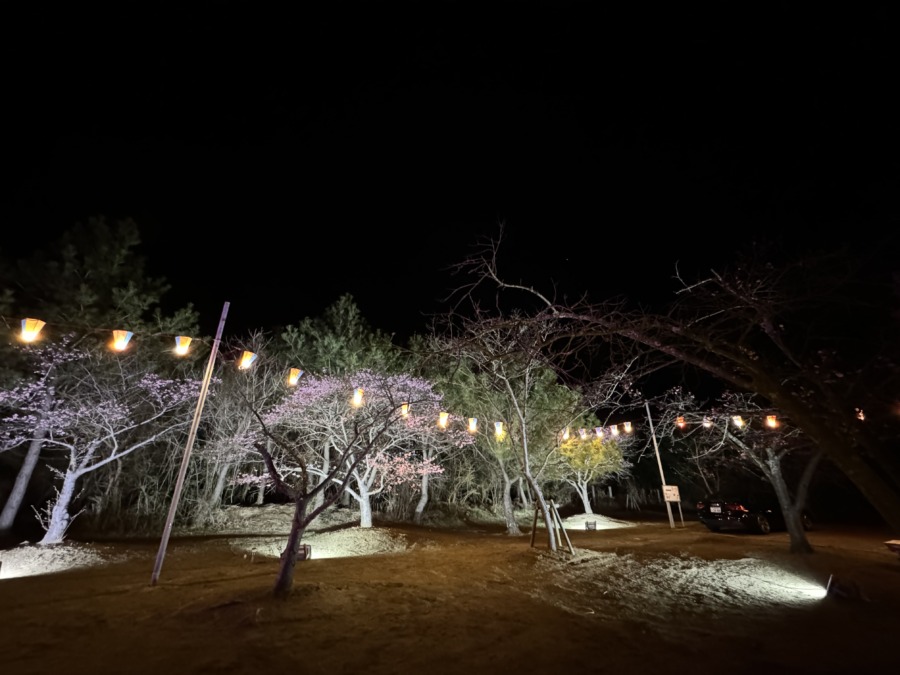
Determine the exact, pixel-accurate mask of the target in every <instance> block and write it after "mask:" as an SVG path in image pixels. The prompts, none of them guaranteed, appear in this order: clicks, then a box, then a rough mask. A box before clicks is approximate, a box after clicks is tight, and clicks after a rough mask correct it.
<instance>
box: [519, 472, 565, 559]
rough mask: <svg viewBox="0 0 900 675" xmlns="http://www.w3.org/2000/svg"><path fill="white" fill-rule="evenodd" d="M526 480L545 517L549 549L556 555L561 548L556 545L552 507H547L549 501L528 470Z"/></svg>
mask: <svg viewBox="0 0 900 675" xmlns="http://www.w3.org/2000/svg"><path fill="white" fill-rule="evenodd" d="M525 480H526V481H528V485H529V487H531V490H532V492H533V494H534V501H535V503H537V504H538V505H539V506H540V509H541V515H542V516H543V517H544V527H546V529H547V547H548V548H549V549H550V550H551V551H552V552H553V553H556V552H557V551H558V550H559V547H558V546H557V543H556V522H555V521H554V519H553V514H552V513H550V507H549V506H548V505H547V500H546V499H544V493H543V492H541V489H540V487H538V484H537V481H535V480H534V478H533V477H532V475H531V472H530V471H528V470H527V468H526V471H525Z"/></svg>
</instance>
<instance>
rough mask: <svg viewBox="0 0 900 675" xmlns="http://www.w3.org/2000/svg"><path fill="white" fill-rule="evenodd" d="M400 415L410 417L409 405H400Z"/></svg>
mask: <svg viewBox="0 0 900 675" xmlns="http://www.w3.org/2000/svg"><path fill="white" fill-rule="evenodd" d="M400 414H401V415H403V417H406V416H407V415H409V403H401V404H400Z"/></svg>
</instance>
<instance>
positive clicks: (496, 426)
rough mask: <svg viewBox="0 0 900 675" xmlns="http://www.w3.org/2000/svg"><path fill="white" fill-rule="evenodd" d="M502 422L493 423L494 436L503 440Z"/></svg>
mask: <svg viewBox="0 0 900 675" xmlns="http://www.w3.org/2000/svg"><path fill="white" fill-rule="evenodd" d="M503 433H504V432H503V422H494V435H495V436H496V437H497V438H503Z"/></svg>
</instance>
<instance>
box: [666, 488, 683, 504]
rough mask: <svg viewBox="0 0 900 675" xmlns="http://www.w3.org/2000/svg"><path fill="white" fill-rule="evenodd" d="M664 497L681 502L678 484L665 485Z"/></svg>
mask: <svg viewBox="0 0 900 675" xmlns="http://www.w3.org/2000/svg"><path fill="white" fill-rule="evenodd" d="M663 498H664V499H665V500H666V501H667V502H680V501H681V497H680V496H679V495H678V486H677V485H663Z"/></svg>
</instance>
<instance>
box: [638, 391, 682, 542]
mask: <svg viewBox="0 0 900 675" xmlns="http://www.w3.org/2000/svg"><path fill="white" fill-rule="evenodd" d="M644 406H645V407H646V408H647V421H649V422H650V437H651V438H652V439H653V449H654V450H655V451H656V463H657V464H658V465H659V477H660V478H661V479H662V484H663V501H664V502H665V503H666V511H668V513H669V525H670V526H671V527H672V529H673V530H674V529H675V518H674V517H673V516H672V505H671V504H670V503H669V500H668V499H666V489H665V488H666V476H665V474H663V468H662V460H661V459H660V458H659V446H658V445H657V444H656V432H655V431H654V430H653V418H652V417H650V404H649V403H648V402H647V401H644Z"/></svg>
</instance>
